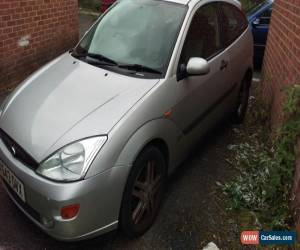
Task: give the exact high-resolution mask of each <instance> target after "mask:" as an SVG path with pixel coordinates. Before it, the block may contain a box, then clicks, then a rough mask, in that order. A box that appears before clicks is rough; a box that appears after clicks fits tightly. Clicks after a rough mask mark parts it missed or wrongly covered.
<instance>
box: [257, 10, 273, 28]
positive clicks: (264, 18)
mask: <svg viewBox="0 0 300 250" xmlns="http://www.w3.org/2000/svg"><path fill="white" fill-rule="evenodd" d="M271 14H272V9H267V10H266V11H264V12H263V13H262V15H261V16H260V18H259V24H260V25H269V24H270V20H271Z"/></svg>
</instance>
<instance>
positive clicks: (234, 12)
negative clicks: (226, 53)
mask: <svg viewBox="0 0 300 250" xmlns="http://www.w3.org/2000/svg"><path fill="white" fill-rule="evenodd" d="M220 5H221V20H222V21H221V24H222V36H223V42H224V44H225V46H228V45H230V44H231V43H232V42H234V41H235V40H236V39H237V38H238V37H239V36H240V35H241V34H242V33H243V32H244V31H245V30H246V28H247V27H248V21H247V18H246V17H245V15H244V14H243V12H242V11H241V10H239V9H238V8H237V7H235V6H233V5H231V4H227V3H220Z"/></svg>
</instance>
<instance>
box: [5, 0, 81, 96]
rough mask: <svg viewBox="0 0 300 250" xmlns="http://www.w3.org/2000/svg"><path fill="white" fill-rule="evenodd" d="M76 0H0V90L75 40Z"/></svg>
mask: <svg viewBox="0 0 300 250" xmlns="http://www.w3.org/2000/svg"><path fill="white" fill-rule="evenodd" d="M77 9H78V0H0V93H3V92H5V91H7V90H9V89H12V88H14V87H15V86H16V85H17V84H18V83H20V82H21V81H22V80H23V79H24V78H26V76H28V75H29V74H30V73H32V72H33V71H34V70H36V69H37V68H38V67H40V66H41V65H43V64H45V63H46V62H48V61H49V60H51V59H53V58H54V57H56V56H57V55H59V54H61V53H62V52H64V51H66V50H68V49H69V48H71V47H72V46H74V44H75V43H76V41H77V40H78V11H77Z"/></svg>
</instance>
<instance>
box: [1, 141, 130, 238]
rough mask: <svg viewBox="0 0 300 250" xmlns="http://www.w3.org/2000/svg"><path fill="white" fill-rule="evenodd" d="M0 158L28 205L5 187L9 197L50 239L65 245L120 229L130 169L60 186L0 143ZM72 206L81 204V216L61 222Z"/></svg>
mask: <svg viewBox="0 0 300 250" xmlns="http://www.w3.org/2000/svg"><path fill="white" fill-rule="evenodd" d="M0 158H1V160H2V161H3V163H4V164H5V165H6V166H7V167H8V168H9V169H10V170H11V171H12V172H13V173H14V174H15V175H16V176H17V177H18V178H19V180H20V181H21V182H22V183H23V185H24V188H25V197H26V203H24V202H23V201H22V200H21V199H20V198H19V197H18V196H17V195H16V194H15V193H14V191H13V190H12V189H11V188H10V187H9V186H8V185H7V184H5V183H4V185H3V186H4V188H5V189H6V191H7V192H8V194H9V196H10V197H11V198H12V200H13V201H14V202H15V203H16V205H17V206H18V207H19V208H20V209H21V210H22V211H23V212H24V213H25V214H26V215H27V216H28V217H29V218H30V219H31V220H32V221H33V222H34V223H35V224H36V225H38V226H39V227H40V228H41V229H42V230H43V231H45V232H46V233H47V234H49V235H50V236H52V237H54V238H56V239H58V240H63V241H74V240H83V239H86V238H90V237H94V236H97V235H100V234H103V233H105V232H108V231H111V230H113V229H116V228H117V226H118V217H119V210H120V206H121V201H122V195H123V190H124V186H125V183H126V179H127V174H128V170H129V169H128V167H113V168H111V169H109V170H107V171H105V172H103V173H101V174H98V175H96V176H94V177H91V178H88V179H85V180H82V181H78V182H73V183H57V182H52V181H49V180H47V179H44V178H43V177H40V176H38V175H37V174H36V173H35V172H34V171H33V170H32V169H30V168H28V167H27V166H25V165H23V164H22V163H21V162H19V161H18V160H16V159H15V158H14V157H13V156H12V155H11V153H10V152H9V151H8V149H7V148H6V146H5V145H4V144H3V142H2V141H1V140H0ZM93 164H97V162H94V163H93ZM71 204H80V210H79V213H78V215H77V216H76V217H75V218H73V219H71V220H64V219H62V218H61V216H60V209H61V208H62V207H64V206H68V205H71ZM45 220H46V221H53V225H51V226H50V227H49V225H48V226H47V225H46V224H44V223H43V221H45Z"/></svg>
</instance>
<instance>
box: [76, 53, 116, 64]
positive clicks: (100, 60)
mask: <svg viewBox="0 0 300 250" xmlns="http://www.w3.org/2000/svg"><path fill="white" fill-rule="evenodd" d="M72 56H74V57H75V58H78V59H80V58H84V59H85V60H86V62H88V63H91V64H96V65H109V66H118V63H117V62H115V61H114V60H112V59H110V58H108V57H106V56H103V55H101V54H93V53H76V52H73V53H72Z"/></svg>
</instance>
